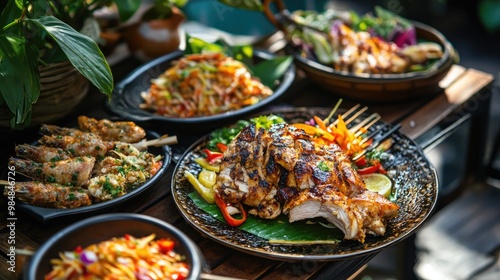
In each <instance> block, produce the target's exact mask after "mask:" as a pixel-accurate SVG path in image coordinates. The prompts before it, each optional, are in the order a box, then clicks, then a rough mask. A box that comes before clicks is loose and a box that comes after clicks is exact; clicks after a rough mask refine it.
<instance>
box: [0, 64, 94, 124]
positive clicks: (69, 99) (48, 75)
mask: <svg viewBox="0 0 500 280" xmlns="http://www.w3.org/2000/svg"><path fill="white" fill-rule="evenodd" d="M39 71H40V96H39V98H38V101H37V102H36V103H35V104H33V108H32V118H31V124H30V126H36V125H39V124H42V123H50V122H54V121H57V120H60V119H62V118H63V117H64V116H66V115H67V114H69V113H71V111H72V110H73V109H74V108H75V107H76V106H77V105H78V104H79V103H80V102H81V101H82V99H83V98H84V97H85V95H86V94H87V92H88V90H89V81H88V80H87V79H86V78H85V77H83V76H82V75H81V74H80V72H78V70H76V69H75V68H74V67H73V65H72V64H71V63H70V62H69V61H65V62H61V63H54V64H50V65H48V66H40V67H39ZM10 119H11V115H10V112H9V111H8V110H7V109H6V108H2V109H1V110H0V126H1V127H10Z"/></svg>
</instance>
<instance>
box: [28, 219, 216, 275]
mask: <svg viewBox="0 0 500 280" xmlns="http://www.w3.org/2000/svg"><path fill="white" fill-rule="evenodd" d="M152 233H155V234H156V238H157V239H158V238H171V239H172V240H174V242H175V248H174V249H175V251H176V252H178V253H179V254H181V255H183V256H185V257H186V262H187V263H188V264H189V265H190V270H191V271H190V273H189V275H188V277H187V279H189V280H195V279H200V277H201V274H202V272H203V270H204V269H205V268H206V265H205V260H204V258H203V255H202V254H201V252H200V250H199V248H198V247H197V246H196V244H195V243H194V242H193V241H192V240H191V239H189V237H188V236H186V235H185V234H184V233H183V232H181V231H180V230H179V229H177V228H176V227H174V226H172V225H171V224H168V223H166V222H164V221H162V220H159V219H156V218H152V217H149V216H146V215H141V214H128V213H117V214H104V215H100V216H96V217H92V218H87V219H85V220H82V221H79V222H77V223H75V224H72V225H70V226H67V227H66V228H64V229H62V230H60V231H59V232H57V233H56V234H55V235H53V236H52V237H51V238H50V239H48V240H47V241H46V242H44V243H43V244H42V245H41V246H40V248H38V249H37V250H36V252H35V255H33V257H32V258H31V260H30V262H29V264H28V265H26V266H24V273H23V275H24V276H23V277H24V278H23V279H26V280H27V279H44V275H46V274H47V273H49V272H50V271H51V265H50V261H51V260H52V259H55V258H58V257H59V252H61V251H72V250H74V249H75V248H76V247H78V246H82V247H86V246H88V245H91V244H95V243H99V242H101V241H105V240H109V239H111V238H113V237H122V236H124V235H125V234H130V235H132V236H135V237H144V236H147V235H150V234H152Z"/></svg>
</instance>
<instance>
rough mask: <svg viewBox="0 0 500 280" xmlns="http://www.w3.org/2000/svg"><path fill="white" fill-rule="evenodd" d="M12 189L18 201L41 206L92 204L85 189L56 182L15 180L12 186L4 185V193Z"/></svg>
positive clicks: (69, 206) (76, 206)
mask: <svg viewBox="0 0 500 280" xmlns="http://www.w3.org/2000/svg"><path fill="white" fill-rule="evenodd" d="M12 191H14V192H15V196H16V198H17V199H19V200H20V201H22V202H25V203H28V204H31V205H35V206H41V207H50V208H59V209H60V208H78V207H82V206H87V205H90V204H92V200H91V199H90V197H89V195H88V192H87V191H86V190H85V189H82V188H79V187H68V186H63V185H61V184H57V183H46V182H45V183H44V182H16V184H15V185H14V186H5V188H4V195H5V196H8V195H9V192H12Z"/></svg>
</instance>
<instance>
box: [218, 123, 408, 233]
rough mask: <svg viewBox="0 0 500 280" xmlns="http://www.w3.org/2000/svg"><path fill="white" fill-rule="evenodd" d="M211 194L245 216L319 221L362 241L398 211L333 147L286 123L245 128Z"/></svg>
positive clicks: (230, 147)
mask: <svg viewBox="0 0 500 280" xmlns="http://www.w3.org/2000/svg"><path fill="white" fill-rule="evenodd" d="M214 191H215V192H216V193H217V195H219V196H220V197H221V198H222V199H223V200H224V201H226V202H228V203H233V204H237V203H243V204H245V205H248V206H250V207H251V209H250V210H249V213H250V214H253V215H256V216H258V217H260V218H263V219H274V218H276V217H278V216H279V215H280V214H281V213H283V214H286V215H288V218H289V221H290V222H294V221H298V220H304V219H312V218H317V217H322V218H325V219H326V220H328V221H329V222H330V223H332V224H334V225H336V226H337V227H338V228H340V229H341V230H342V231H343V232H344V235H345V237H344V238H345V239H350V240H358V241H360V242H364V240H365V237H366V234H377V235H383V234H385V229H386V222H387V220H388V219H390V218H393V217H395V216H396V215H397V213H398V209H399V207H398V206H397V205H396V204H394V203H392V202H391V201H389V200H388V199H386V198H385V197H383V196H381V195H379V194H378V193H375V192H371V191H369V190H367V189H366V186H365V183H364V182H363V180H362V178H361V177H360V175H359V174H358V173H357V171H356V170H355V169H354V168H353V166H352V163H351V161H350V159H349V158H348V157H347V156H346V155H345V154H344V153H343V152H342V150H341V149H340V147H339V146H338V145H336V144H329V145H326V146H325V145H318V144H317V143H316V142H315V141H313V139H312V138H311V136H310V135H308V134H306V133H305V132H304V131H303V130H300V129H297V128H296V127H294V126H291V125H288V124H284V123H282V124H277V125H273V126H272V127H271V128H270V129H269V130H267V131H266V130H264V129H257V128H256V126H255V125H249V126H247V127H246V128H244V129H243V130H242V131H241V132H240V133H239V134H238V135H237V136H236V137H235V139H234V140H233V141H232V142H231V143H230V144H229V145H228V149H227V150H226V151H225V152H224V157H223V159H222V162H221V166H220V173H219V175H218V176H217V181H216V184H215V186H214Z"/></svg>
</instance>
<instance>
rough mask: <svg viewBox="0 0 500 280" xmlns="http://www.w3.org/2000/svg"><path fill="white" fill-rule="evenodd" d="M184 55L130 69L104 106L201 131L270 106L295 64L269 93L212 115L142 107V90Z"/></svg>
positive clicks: (257, 54)
mask: <svg viewBox="0 0 500 280" xmlns="http://www.w3.org/2000/svg"><path fill="white" fill-rule="evenodd" d="M183 55H184V52H182V51H176V52H173V53H170V54H167V55H165V56H162V57H160V58H157V59H155V60H153V61H151V62H148V63H146V64H144V65H142V66H140V67H138V68H137V69H135V70H134V71H132V73H130V74H129V75H128V76H127V77H126V78H125V79H123V80H122V81H121V82H120V83H118V84H117V85H116V86H115V89H114V91H113V95H112V98H111V100H110V101H109V102H106V107H107V108H108V109H109V110H110V111H112V112H113V113H114V114H116V115H119V116H120V117H121V118H124V119H128V120H132V121H135V122H146V121H147V122H154V123H158V124H169V125H175V126H178V127H180V128H182V129H186V128H194V129H196V130H197V131H200V129H206V128H208V127H215V126H217V125H220V124H221V123H225V124H227V123H229V122H230V121H231V120H235V119H237V118H243V117H244V116H247V115H249V114H251V113H253V112H255V111H256V110H258V109H261V108H262V107H264V106H266V105H269V104H270V103H271V102H273V101H276V100H277V99H278V98H280V97H281V96H282V95H284V94H285V93H286V91H287V89H288V88H289V87H290V86H291V85H292V82H293V81H294V79H295V66H294V64H293V63H292V64H290V66H289V67H288V68H287V70H286V72H285V73H284V74H283V76H282V77H281V78H280V79H279V82H278V84H277V85H276V86H275V87H274V88H273V89H272V90H273V94H272V95H271V96H269V97H267V98H265V99H263V100H261V101H259V102H257V103H256V104H253V105H249V106H246V107H243V108H240V109H238V110H233V111H228V112H225V113H221V114H216V115H211V116H203V117H192V118H178V117H169V116H161V115H158V114H155V113H154V112H151V111H148V110H144V109H141V108H140V105H141V104H142V103H144V100H143V98H142V96H141V93H142V92H145V91H147V90H148V89H149V87H150V85H151V80H152V79H154V78H157V77H158V76H159V75H160V74H161V73H163V72H164V71H165V70H166V69H167V68H169V67H170V66H171V65H172V63H173V62H174V61H175V60H177V59H179V58H181V57H182V56H183ZM253 57H254V60H256V61H262V60H270V59H272V58H274V57H276V55H275V54H271V53H268V52H265V51H261V50H254V53H253Z"/></svg>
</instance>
